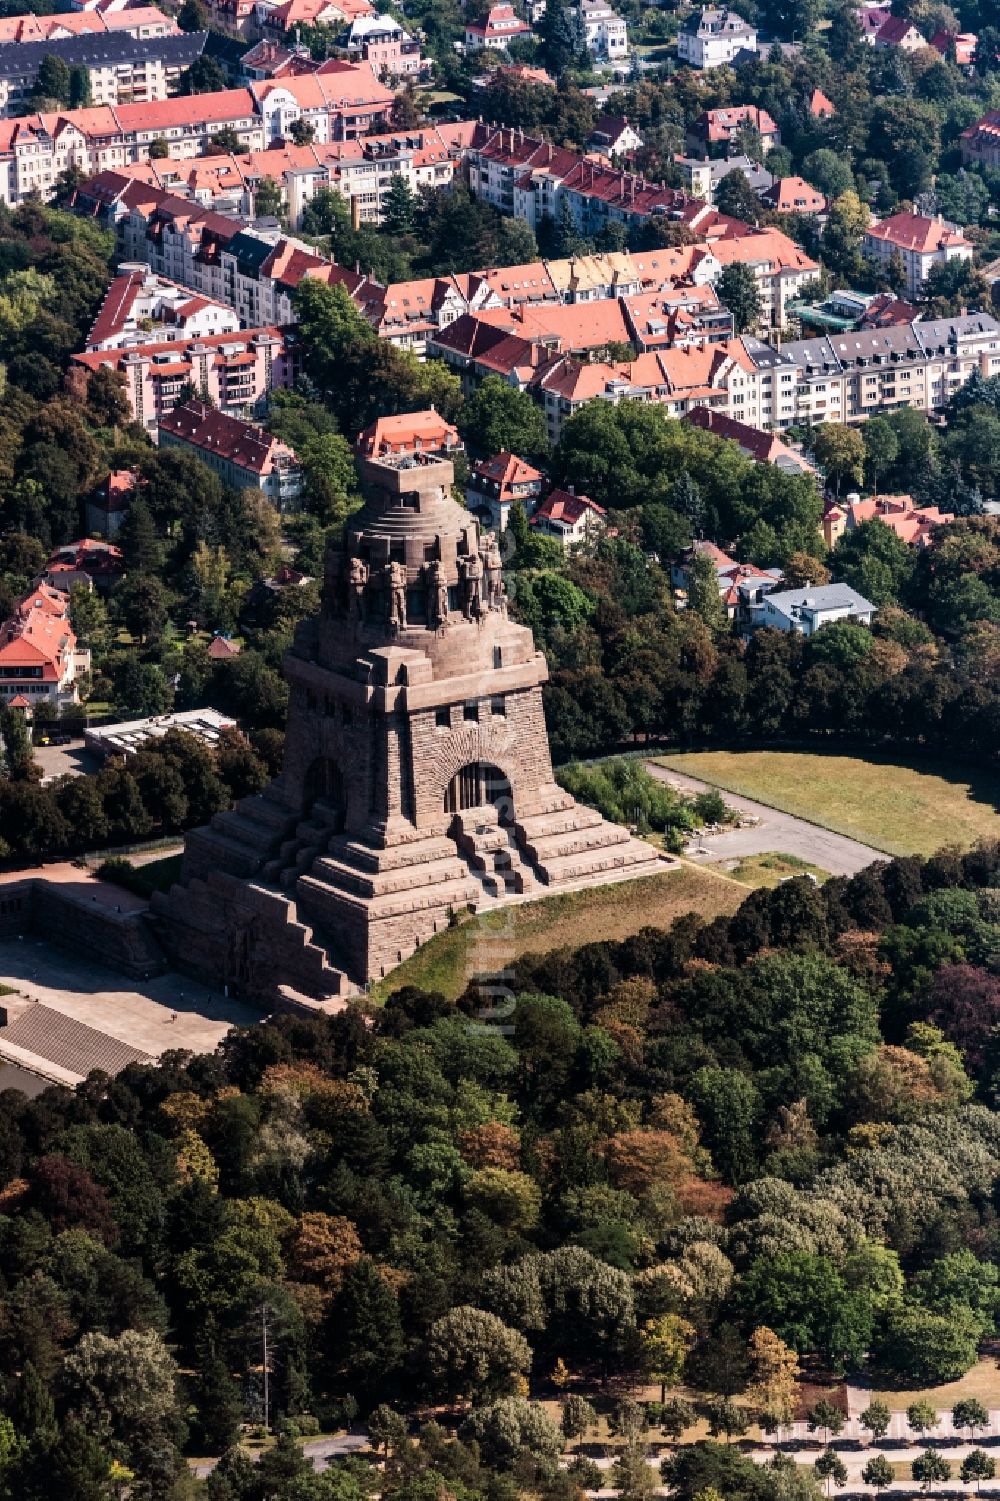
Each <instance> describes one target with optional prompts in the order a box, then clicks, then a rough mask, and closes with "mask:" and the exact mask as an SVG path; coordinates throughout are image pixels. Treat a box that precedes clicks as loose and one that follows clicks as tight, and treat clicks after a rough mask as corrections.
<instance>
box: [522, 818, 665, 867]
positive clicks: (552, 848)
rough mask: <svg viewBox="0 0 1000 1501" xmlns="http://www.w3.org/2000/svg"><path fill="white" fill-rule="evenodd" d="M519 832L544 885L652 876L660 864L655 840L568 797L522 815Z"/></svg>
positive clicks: (524, 847) (523, 848)
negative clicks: (637, 835)
mask: <svg viewBox="0 0 1000 1501" xmlns="http://www.w3.org/2000/svg"><path fill="white" fill-rule="evenodd" d="M554 801H555V800H554V799H553V802H554ZM515 834H516V837H517V843H518V847H519V849H520V850H521V851H522V853H523V855H524V856H525V858H526V859H527V860H528V861H530V863H531V864H532V865H533V866H534V868H535V869H536V871H537V872H538V876H539V879H540V880H541V881H542V882H543V883H544V884H545V885H546V886H551V887H558V886H562V885H567V884H571V883H576V882H578V881H587V880H600V879H614V877H615V876H616V875H618V874H620V875H621V877H622V878H625V877H626V876H628V877H629V878H631V877H633V876H636V875H642V874H647V873H648V874H650V875H653V874H655V873H656V871H657V870H658V869H660V868H661V860H660V856H659V854H658V852H657V851H656V850H655V849H654V848H653V846H652V845H651V844H647V843H646V842H645V840H643V839H636V838H634V837H633V836H632V835H631V834H630V833H629V832H628V830H627V829H623V828H621V827H620V826H619V825H618V824H613V823H609V822H608V820H607V819H606V818H602V817H601V815H600V813H598V812H597V811H596V809H594V808H587V807H584V806H583V805H582V804H580V803H577V802H574V800H573V799H572V798H570V797H568V796H567V797H566V799H565V802H564V803H562V804H561V805H560V806H553V807H550V808H549V809H548V810H547V811H542V812H538V813H532V814H528V815H526V816H525V817H523V818H521V819H519V820H518V821H517V823H516V824H515Z"/></svg>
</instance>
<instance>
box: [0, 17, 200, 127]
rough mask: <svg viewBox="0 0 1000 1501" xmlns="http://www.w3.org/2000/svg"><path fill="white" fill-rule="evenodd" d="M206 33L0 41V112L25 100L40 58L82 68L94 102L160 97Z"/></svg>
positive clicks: (15, 110) (16, 110)
mask: <svg viewBox="0 0 1000 1501" xmlns="http://www.w3.org/2000/svg"><path fill="white" fill-rule="evenodd" d="M207 38H208V32H207V31H195V32H188V33H184V32H179V33H177V34H176V35H158V36H148V37H136V36H133V35H132V33H131V32H129V31H113V32H97V33H89V34H87V35H85V36H72V37H64V38H51V39H50V40H48V41H44V42H11V43H7V44H3V43H0V115H3V116H7V115H17V114H20V113H21V112H22V111H23V110H24V108H25V105H26V104H30V101H31V96H32V93H33V91H34V89H35V85H36V83H37V81H38V71H39V69H40V68H41V66H42V62H43V60H44V59H45V58H46V57H55V58H58V60H59V61H60V62H63V63H65V64H66V66H67V67H68V68H70V69H79V70H81V71H84V72H86V75H87V79H88V82H89V85H90V96H91V99H92V101H93V103H94V104H98V105H99V104H133V103H136V104H140V103H148V102H149V101H151V100H155V99H166V98H167V97H168V96H169V95H170V94H175V93H176V92H177V89H178V87H179V86H180V81H181V75H182V74H183V73H184V72H185V71H186V69H188V68H190V66H191V64H192V63H194V62H197V60H198V58H199V57H200V56H201V54H202V52H203V51H204V49H205V42H206V40H207Z"/></svg>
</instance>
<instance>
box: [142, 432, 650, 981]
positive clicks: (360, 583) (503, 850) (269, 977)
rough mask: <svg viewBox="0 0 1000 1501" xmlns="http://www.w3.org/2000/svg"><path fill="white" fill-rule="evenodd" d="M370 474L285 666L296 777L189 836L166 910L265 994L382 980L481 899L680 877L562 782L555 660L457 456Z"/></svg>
mask: <svg viewBox="0 0 1000 1501" xmlns="http://www.w3.org/2000/svg"><path fill="white" fill-rule="evenodd" d="M359 465H360V470H361V478H362V488H363V492H364V494H365V496H366V504H365V506H364V508H363V509H362V510H361V511H359V512H358V513H356V514H355V515H353V516H352V517H350V519H349V520H348V522H347V523H346V526H345V528H344V533H343V539H342V543H341V545H340V546H337V547H334V548H331V549H330V550H329V552H328V556H327V559H326V566H325V574H324V584H323V602H322V609H321V612H320V614H319V616H318V617H317V618H315V619H312V620H308V621H305V622H303V623H302V624H301V625H300V626H299V628H298V630H297V631H296V635H295V640H294V644H293V646H292V648H291V650H290V651H289V652H288V654H287V656H286V658H285V666H284V672H285V677H286V678H287V681H288V685H289V692H290V697H289V708H288V729H287V737H286V742H285V758H284V766H283V770H282V773H281V775H280V776H279V777H277V778H276V779H275V780H274V781H273V782H272V783H271V785H270V786H269V787H267V788H266V789H265V790H264V791H263V792H262V793H260V794H259V795H257V796H254V797H250V798H245V799H243V800H242V801H241V802H240V804H239V805H238V806H237V808H236V809H235V810H234V811H233V812H231V813H221V814H218V815H216V817H215V818H213V820H212V822H211V824H210V825H209V826H207V827H205V828H201V829H196V830H195V831H193V832H192V833H191V834H189V836H188V839H187V844H186V848H185V855H184V862H183V868H182V874H181V880H180V882H179V884H178V885H176V886H174V887H173V888H172V890H171V891H170V892H169V893H167V894H166V895H161V896H158V897H157V898H156V899H155V901H154V908H153V910H154V914H155V915H156V917H157V918H158V929H159V936H160V938H161V941H162V942H163V944H164V946H165V947H166V949H167V951H168V953H169V955H170V956H171V958H172V960H173V961H174V962H175V963H176V964H177V965H178V966H180V967H181V968H186V969H188V970H193V971H194V972H196V973H198V974H199V975H201V976H202V977H203V978H205V979H206V980H209V981H210V982H211V983H214V984H217V985H219V986H229V987H230V988H231V989H233V990H236V991H238V992H240V993H243V994H247V995H252V996H258V997H260V998H261V1000H263V1001H266V1000H268V999H273V998H274V997H275V995H276V994H277V992H278V989H279V987H283V989H284V993H285V995H286V996H287V994H288V992H289V990H291V991H294V992H295V993H296V994H297V995H298V996H300V997H303V998H309V999H311V1000H313V1001H316V1000H319V1001H322V1000H324V999H328V998H331V997H335V996H338V995H343V994H346V993H348V992H349V991H350V990H352V989H354V988H356V987H357V986H359V985H363V984H364V983H365V982H367V981H370V980H375V979H379V978H381V977H382V976H383V975H385V974H387V973H388V971H389V970H391V969H392V968H393V966H394V965H396V964H398V963H400V962H401V960H403V959H405V958H407V957H408V956H409V955H410V954H412V953H413V951H414V950H415V949H416V948H417V947H418V946H419V945H420V944H421V943H423V942H425V941H426V940H427V939H428V938H430V937H431V936H432V935H433V934H434V933H436V932H438V931H440V930H441V929H442V928H444V927H446V926H447V925H448V922H449V918H450V915H451V914H452V913H453V912H455V911H457V910H460V909H463V908H466V907H470V906H472V907H475V908H482V907H484V906H490V905H495V904H497V903H502V902H505V901H510V900H523V899H526V898H528V897H532V896H542V895H547V894H549V893H551V892H554V891H558V890H560V889H565V888H572V887H576V886H583V885H589V884H596V883H600V882H605V881H612V880H623V879H626V878H629V877H632V876H636V875H645V874H650V873H653V872H655V871H657V870H659V869H662V868H663V867H662V864H661V863H660V857H659V856H658V855H657V853H656V851H655V850H654V849H653V848H652V847H651V846H650V845H649V844H646V843H644V842H642V841H640V840H637V839H634V838H632V837H631V836H630V835H629V833H628V832H627V831H626V830H625V829H622V828H619V827H618V826H617V825H614V824H611V823H608V822H607V821H606V820H605V819H603V818H602V817H601V816H600V815H599V814H598V813H596V812H594V811H593V810H592V809H590V808H585V807H582V806H580V805H579V804H577V803H576V802H575V801H574V799H573V798H571V797H570V796H569V795H568V794H567V793H565V792H563V791H562V790H561V789H560V788H559V787H558V786H557V785H556V783H555V781H554V779H553V776H552V763H551V759H550V756H549V747H548V740H547V737H546V732H545V722H544V719H543V715H542V693H541V687H542V683H543V682H544V681H545V679H546V677H547V669H546V664H545V659H544V657H543V656H542V654H541V652H539V651H537V650H536V649H535V644H534V641H533V639H532V635H531V632H530V631H529V630H527V629H526V628H525V627H524V626H521V625H517V624H516V623H515V622H514V621H512V620H511V619H509V617H508V613H507V602H506V594H505V591H504V586H503V581H502V579H501V577H500V554H499V548H498V546H497V542H496V538H495V537H494V536H493V535H492V533H486V534H485V536H484V535H482V534H481V532H480V527H479V523H478V521H477V520H476V519H475V518H474V517H473V516H472V515H471V514H470V513H469V512H468V511H465V510H463V509H462V507H461V506H460V505H458V504H457V503H456V502H455V501H454V500H453V499H452V498H451V488H452V483H453V479H454V470H453V466H452V464H451V462H450V461H449V460H447V459H443V458H441V457H439V456H436V455H427V454H423V455H422V454H419V453H418V454H411V455H406V456H402V457H400V456H394V457H389V458H364V457H363V458H360V459H359Z"/></svg>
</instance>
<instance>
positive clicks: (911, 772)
mask: <svg viewBox="0 0 1000 1501" xmlns="http://www.w3.org/2000/svg"><path fill="white" fill-rule="evenodd" d="M658 760H659V762H660V764H661V765H663V766H669V767H671V768H672V769H673V770H675V771H684V772H687V773H688V774H689V775H690V776H695V777H702V778H704V780H705V781H706V782H711V783H712V784H713V785H714V786H716V787H721V788H723V789H724V790H725V791H728V792H737V793H742V794H743V795H744V796H745V797H752V798H755V799H756V800H757V801H758V802H762V803H767V804H768V806H769V807H772V808H777V809H779V810H780V811H781V812H783V813H792V814H795V815H796V816H797V817H799V818H807V819H809V820H810V821H811V822H813V823H816V824H821V825H822V826H823V827H824V828H827V829H833V830H834V831H835V832H836V833H838V834H846V835H848V836H849V837H850V838H852V839H860V840H861V841H862V842H863V843H865V844H870V845H873V846H874V847H875V848H876V849H880V850H884V851H886V853H887V854H890V855H897V854H906V855H910V854H919V855H930V854H933V853H934V851H935V850H938V849H941V848H942V847H943V846H944V845H959V846H960V847H961V848H962V849H969V848H970V847H971V846H972V845H974V844H975V843H976V842H977V841H978V840H980V839H997V838H1000V815H998V812H997V809H998V807H1000V777H997V776H995V775H993V774H992V773H990V772H986V771H979V770H975V769H972V768H969V767H964V766H955V765H951V764H948V763H946V762H942V761H934V760H931V759H927V760H924V759H920V760H917V761H914V762H911V763H904V762H898V761H893V760H891V759H889V758H888V757H881V756H878V755H871V756H848V755H840V754H838V753H836V752H830V753H828V754H822V753H818V752H815V751H753V750H751V751H691V752H688V753H686V754H682V755H676V756H662V757H659V758H658Z"/></svg>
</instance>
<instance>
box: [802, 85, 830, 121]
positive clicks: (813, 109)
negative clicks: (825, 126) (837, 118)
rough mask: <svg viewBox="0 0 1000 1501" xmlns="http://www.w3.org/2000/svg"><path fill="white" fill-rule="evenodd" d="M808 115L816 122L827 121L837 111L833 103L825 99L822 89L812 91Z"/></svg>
mask: <svg viewBox="0 0 1000 1501" xmlns="http://www.w3.org/2000/svg"><path fill="white" fill-rule="evenodd" d="M809 113H810V114H811V115H813V116H814V117H815V118H816V119H817V120H828V119H829V118H830V117H831V116H832V115H835V114H836V113H837V111H836V108H835V107H834V104H833V101H832V100H830V99H828V98H827V97H826V95H825V94H824V93H823V90H822V89H813V91H812V97H811V98H810V100H809Z"/></svg>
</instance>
